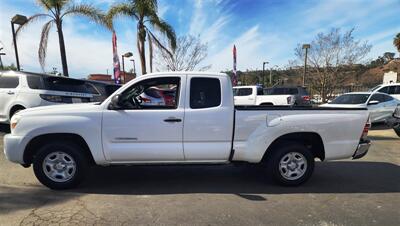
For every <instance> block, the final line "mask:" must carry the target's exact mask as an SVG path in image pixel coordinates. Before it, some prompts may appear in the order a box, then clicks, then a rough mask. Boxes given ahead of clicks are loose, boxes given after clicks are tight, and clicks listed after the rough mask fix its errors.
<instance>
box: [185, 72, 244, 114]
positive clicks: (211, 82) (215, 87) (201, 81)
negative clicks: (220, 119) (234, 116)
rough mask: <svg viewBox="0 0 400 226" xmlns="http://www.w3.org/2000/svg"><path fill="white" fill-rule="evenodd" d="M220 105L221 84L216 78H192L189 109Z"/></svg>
mask: <svg viewBox="0 0 400 226" xmlns="http://www.w3.org/2000/svg"><path fill="white" fill-rule="evenodd" d="M250 90H251V89H250ZM220 105H221V82H220V80H219V79H218V78H192V79H191V81H190V108H192V109H202V108H212V107H217V106H220Z"/></svg>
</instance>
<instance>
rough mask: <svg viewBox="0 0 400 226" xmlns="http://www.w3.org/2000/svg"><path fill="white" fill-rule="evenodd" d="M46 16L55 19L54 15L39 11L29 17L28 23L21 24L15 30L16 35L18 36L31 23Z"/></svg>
mask: <svg viewBox="0 0 400 226" xmlns="http://www.w3.org/2000/svg"><path fill="white" fill-rule="evenodd" d="M46 17H49V18H51V19H52V20H53V19H54V17H52V16H51V15H49V14H44V13H39V14H35V15H33V16H30V17H29V18H28V20H27V21H26V23H24V24H23V25H21V26H19V27H18V28H17V30H16V31H15V36H16V37H18V34H20V33H21V31H23V30H24V29H25V28H26V27H28V26H29V25H30V24H32V23H34V22H35V21H38V20H40V19H45V18H46Z"/></svg>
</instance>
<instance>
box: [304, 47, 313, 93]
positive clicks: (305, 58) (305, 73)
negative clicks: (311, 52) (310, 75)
mask: <svg viewBox="0 0 400 226" xmlns="http://www.w3.org/2000/svg"><path fill="white" fill-rule="evenodd" d="M310 47H311V45H310V44H303V49H305V50H306V54H305V57H304V73H303V87H304V86H306V75H307V53H308V49H309V48H310Z"/></svg>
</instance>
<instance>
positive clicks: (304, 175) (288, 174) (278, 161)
mask: <svg viewBox="0 0 400 226" xmlns="http://www.w3.org/2000/svg"><path fill="white" fill-rule="evenodd" d="M267 164H268V165H267V167H268V169H269V170H268V171H269V173H270V174H271V175H272V176H273V179H274V180H275V181H276V182H278V183H279V184H282V185H285V186H296V185H300V184H302V183H304V182H306V181H307V180H308V179H309V178H310V177H311V175H312V173H313V171H314V156H313V154H312V153H311V152H310V151H309V150H308V149H307V148H306V147H304V145H302V144H297V143H292V144H289V145H286V146H281V147H279V148H278V149H276V150H274V152H273V153H272V155H271V156H270V158H269V159H268V161H267Z"/></svg>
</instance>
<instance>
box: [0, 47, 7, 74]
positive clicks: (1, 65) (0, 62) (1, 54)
mask: <svg viewBox="0 0 400 226" xmlns="http://www.w3.org/2000/svg"><path fill="white" fill-rule="evenodd" d="M1 50H3V47H1V48H0V51H1ZM4 55H6V54H5V53H0V69H3V68H4V65H3V60H2V59H1V56H4Z"/></svg>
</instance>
